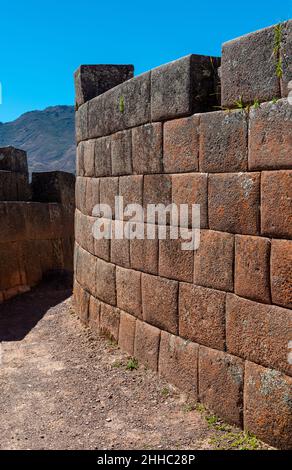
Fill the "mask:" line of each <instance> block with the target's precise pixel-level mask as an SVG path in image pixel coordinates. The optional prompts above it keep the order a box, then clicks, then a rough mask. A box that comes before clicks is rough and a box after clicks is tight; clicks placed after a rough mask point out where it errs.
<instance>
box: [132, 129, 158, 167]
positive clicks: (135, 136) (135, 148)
mask: <svg viewBox="0 0 292 470" xmlns="http://www.w3.org/2000/svg"><path fill="white" fill-rule="evenodd" d="M132 158H133V172H134V173H136V174H138V175H139V174H140V175H143V174H145V173H148V174H149V173H161V172H162V171H163V164H162V124H161V123H159V122H157V123H150V124H145V125H144V126H139V127H135V128H134V129H133V130H132Z"/></svg>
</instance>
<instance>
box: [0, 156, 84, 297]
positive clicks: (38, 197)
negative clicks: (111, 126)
mask: <svg viewBox="0 0 292 470" xmlns="http://www.w3.org/2000/svg"><path fill="white" fill-rule="evenodd" d="M74 183H75V177H74V176H73V175H70V174H68V173H62V172H52V173H35V174H33V175H32V185H30V184H29V180H28V169H27V158H26V153H25V152H23V151H21V150H18V149H15V148H13V147H5V148H1V149H0V303H1V302H3V301H4V300H7V299H9V298H11V297H13V296H15V295H17V294H20V293H23V292H25V291H27V290H29V289H30V288H31V287H32V286H34V285H36V284H37V283H38V282H39V281H40V280H41V279H42V277H43V275H44V274H45V273H47V272H48V271H52V270H67V271H71V272H72V271H73V243H74V242H73V232H74V210H73V207H74Z"/></svg>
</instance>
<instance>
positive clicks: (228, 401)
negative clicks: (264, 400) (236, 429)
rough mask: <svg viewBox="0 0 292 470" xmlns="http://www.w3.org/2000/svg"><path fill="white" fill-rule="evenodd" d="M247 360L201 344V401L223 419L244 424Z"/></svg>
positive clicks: (238, 424)
mask: <svg viewBox="0 0 292 470" xmlns="http://www.w3.org/2000/svg"><path fill="white" fill-rule="evenodd" d="M243 377H244V361H243V360H242V359H240V358H238V357H235V356H231V354H227V353H225V352H222V351H216V350H215V349H210V348H206V347H204V346H200V350H199V396H200V401H201V402H202V403H204V405H206V406H207V407H208V408H210V409H211V410H212V411H214V412H215V413H216V414H218V415H219V416H220V417H222V418H223V419H224V420H226V421H228V422H229V423H231V424H236V425H237V426H240V427H241V426H242V416H243Z"/></svg>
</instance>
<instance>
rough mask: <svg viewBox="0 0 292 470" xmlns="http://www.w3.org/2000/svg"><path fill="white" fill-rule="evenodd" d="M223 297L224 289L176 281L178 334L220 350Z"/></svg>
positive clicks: (223, 333)
mask: <svg viewBox="0 0 292 470" xmlns="http://www.w3.org/2000/svg"><path fill="white" fill-rule="evenodd" d="M225 297H226V294H225V293H224V292H220V291H217V290H213V289H207V288H205V287H197V286H193V285H191V284H185V283H180V287H179V336H182V337H183V338H186V339H189V340H190V341H194V342H196V343H199V344H203V345H204V346H209V347H211V348H215V349H222V350H224V347H225Z"/></svg>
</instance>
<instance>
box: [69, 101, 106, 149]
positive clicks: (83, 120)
mask: <svg viewBox="0 0 292 470" xmlns="http://www.w3.org/2000/svg"><path fill="white" fill-rule="evenodd" d="M88 104H89V103H88V102H87V103H84V104H82V105H81V106H80V107H79V109H78V110H77V111H76V113H75V136H76V142H77V144H78V143H79V142H81V141H82V140H86V139H88V138H89V132H88V114H89V113H88ZM101 135H102V134H101Z"/></svg>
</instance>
